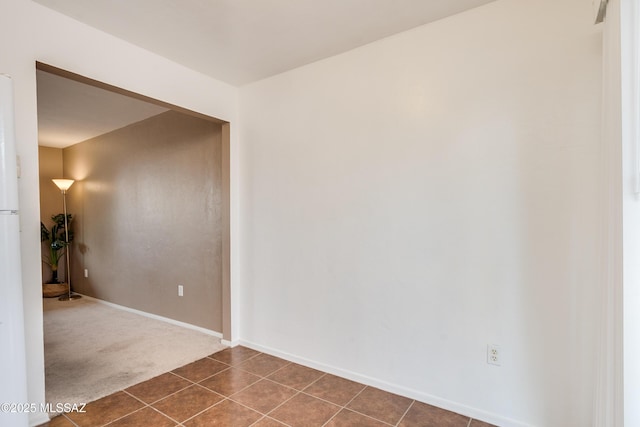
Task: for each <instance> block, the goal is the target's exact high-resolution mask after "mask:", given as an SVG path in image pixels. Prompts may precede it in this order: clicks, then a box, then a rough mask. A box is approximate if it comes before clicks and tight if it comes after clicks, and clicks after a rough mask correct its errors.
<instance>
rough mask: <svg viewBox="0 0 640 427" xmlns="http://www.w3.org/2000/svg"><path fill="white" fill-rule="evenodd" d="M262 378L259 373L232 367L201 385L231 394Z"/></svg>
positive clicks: (227, 394)
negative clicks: (254, 373)
mask: <svg viewBox="0 0 640 427" xmlns="http://www.w3.org/2000/svg"><path fill="white" fill-rule="evenodd" d="M259 380H260V377H259V376H257V375H253V374H250V373H249V372H247V371H243V370H241V369H236V368H230V369H227V370H226V371H222V372H220V373H219V374H216V375H214V376H212V377H209V378H207V379H206V380H203V381H201V382H200V385H202V386H204V387H206V388H208V389H210V390H213V391H215V392H216V393H220V394H222V395H225V396H231V395H232V394H234V393H237V392H239V391H240V390H242V389H244V388H247V387H248V386H250V385H251V384H253V383H255V382H257V381H259Z"/></svg>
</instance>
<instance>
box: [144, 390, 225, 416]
mask: <svg viewBox="0 0 640 427" xmlns="http://www.w3.org/2000/svg"><path fill="white" fill-rule="evenodd" d="M222 399H223V397H222V396H220V395H219V394H217V393H214V392H212V391H210V390H207V389H206V388H204V387H200V386H198V385H192V386H191V387H189V388H186V389H184V390H182V391H179V392H177V393H176V394H172V395H171V396H169V397H167V398H164V399H162V400H160V401H159V402H156V403H154V404H153V405H152V406H153V407H154V408H156V409H157V410H159V411H160V412H162V413H163V414H166V415H167V416H169V417H171V418H172V419H174V420H176V421H180V422H182V421H184V420H186V419H188V418H190V417H192V416H194V415H195V414H197V413H198V412H201V411H204V410H205V409H207V408H208V407H209V406H211V405H214V404H216V403H218V402H219V401H221V400H222Z"/></svg>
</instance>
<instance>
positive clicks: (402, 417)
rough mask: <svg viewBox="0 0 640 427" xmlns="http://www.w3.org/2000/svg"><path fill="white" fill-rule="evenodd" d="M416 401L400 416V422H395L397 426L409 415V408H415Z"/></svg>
mask: <svg viewBox="0 0 640 427" xmlns="http://www.w3.org/2000/svg"><path fill="white" fill-rule="evenodd" d="M415 403H416V401H415V399H414V400H412V401H411V405H409V407H408V408H407V410H406V411H404V414H402V416H401V417H400V419H399V420H398V422H397V423H395V425H396V426H398V425H400V423H401V422H402V420H403V419H404V417H406V416H407V413H408V412H409V410H410V409H411V408H413V405H414V404H415ZM467 427H469V426H467Z"/></svg>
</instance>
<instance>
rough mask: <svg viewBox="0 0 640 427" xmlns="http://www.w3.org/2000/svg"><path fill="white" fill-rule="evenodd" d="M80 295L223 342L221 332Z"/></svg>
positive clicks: (83, 296)
mask: <svg viewBox="0 0 640 427" xmlns="http://www.w3.org/2000/svg"><path fill="white" fill-rule="evenodd" d="M78 295H82V298H86V299H88V300H91V301H95V302H99V303H100V304H105V305H108V306H109V307H113V308H117V309H118V310H123V311H128V312H129V313H134V314H139V315H140V316H144V317H148V318H150V319H155V320H160V321H161V322H166V323H170V324H172V325H176V326H181V327H183V328H186V329H192V330H194V331H198V332H202V333H203V334H207V335H211V336H214V337H216V338H220V339H221V340H222V334H221V333H220V332H216V331H213V330H211V329H207V328H203V327H201V326H196V325H192V324H191V323H186V322H181V321H179V320H175V319H170V318H168V317H163V316H158V315H157V314H152V313H147V312H146V311H140V310H136V309H135V308H131V307H125V306H124V305H119V304H114V303H112V302H109V301H104V300H101V299H98V298H93V297H90V296H88V295H84V294H78ZM222 344H224V345H228V344H225V343H224V342H222ZM236 345H237V344H236Z"/></svg>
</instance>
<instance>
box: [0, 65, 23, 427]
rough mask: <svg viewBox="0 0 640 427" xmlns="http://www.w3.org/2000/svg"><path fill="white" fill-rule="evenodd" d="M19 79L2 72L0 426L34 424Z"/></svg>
mask: <svg viewBox="0 0 640 427" xmlns="http://www.w3.org/2000/svg"><path fill="white" fill-rule="evenodd" d="M13 120H14V117H13V82H12V81H11V78H10V77H8V76H6V75H3V74H0V426H11V427H23V426H27V425H28V409H26V408H25V407H24V405H25V404H27V403H28V402H27V373H26V360H25V337H24V315H23V305H22V273H21V268H22V265H21V262H20V218H19V216H18V175H17V166H16V165H17V158H16V148H15V135H14V122H13Z"/></svg>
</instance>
